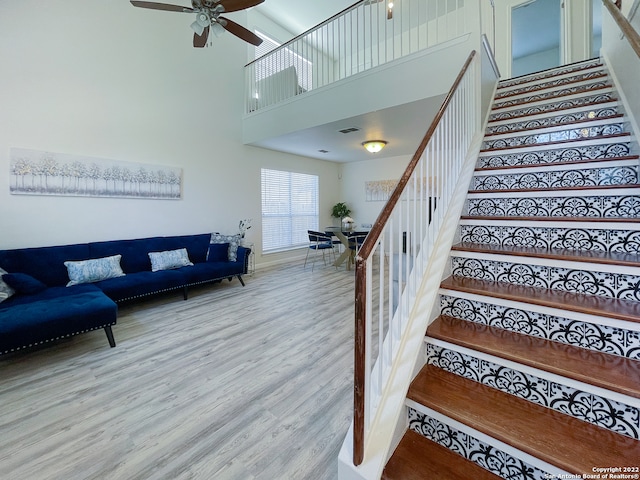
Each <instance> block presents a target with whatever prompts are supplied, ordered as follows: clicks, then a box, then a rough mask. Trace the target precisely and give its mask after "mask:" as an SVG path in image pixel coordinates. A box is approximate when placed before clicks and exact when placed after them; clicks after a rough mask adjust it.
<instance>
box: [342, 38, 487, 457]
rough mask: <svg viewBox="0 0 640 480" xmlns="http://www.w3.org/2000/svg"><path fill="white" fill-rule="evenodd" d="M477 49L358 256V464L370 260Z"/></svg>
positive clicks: (355, 423)
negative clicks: (368, 263) (368, 264)
mask: <svg viewBox="0 0 640 480" xmlns="http://www.w3.org/2000/svg"><path fill="white" fill-rule="evenodd" d="M475 55H476V51H475V50H473V51H472V52H471V53H470V54H469V57H468V58H467V60H466V62H465V63H464V65H463V67H462V69H461V70H460V73H459V74H458V76H457V77H456V80H455V81H454V82H453V85H452V87H451V89H450V90H449V93H448V94H447V96H446V97H445V99H444V101H443V102H442V105H441V106H440V109H439V110H438V113H437V114H436V116H435V118H434V119H433V121H432V122H431V125H430V126H429V129H428V130H427V133H426V134H425V136H424V138H423V139H422V142H421V143H420V145H419V146H418V149H417V150H416V153H415V154H414V155H413V157H412V158H411V161H410V162H409V165H408V166H407V168H406V170H405V171H404V173H403V174H402V177H400V181H399V182H398V184H397V185H396V188H395V189H394V191H393V193H392V194H391V196H390V197H389V201H388V202H387V204H386V205H385V206H384V208H383V209H382V211H381V212H380V214H379V215H378V218H377V219H376V221H375V223H374V224H373V227H372V228H371V231H370V232H369V234H368V235H367V237H366V238H365V241H364V243H363V244H362V246H361V247H360V250H359V251H358V255H357V257H356V279H355V335H354V337H355V338H354V356H355V358H354V385H353V463H354V465H356V466H358V465H360V464H361V463H362V461H363V460H364V436H365V433H364V432H365V418H364V415H365V402H366V398H365V393H366V392H365V378H366V353H365V351H366V339H365V337H366V301H367V299H366V280H367V279H366V275H365V273H366V270H365V267H366V261H367V259H368V258H369V256H370V255H371V253H372V252H373V249H374V248H375V246H376V244H377V243H378V239H379V238H380V235H382V231H383V228H384V227H385V225H386V224H387V222H388V221H389V218H390V217H391V213H392V212H393V210H394V208H395V207H396V204H397V203H398V202H399V201H400V197H401V195H402V192H403V191H404V190H405V188H406V186H407V184H408V182H409V179H410V178H411V175H413V172H414V170H415V168H416V166H417V165H418V162H419V161H420V158H421V157H422V154H423V153H424V150H425V148H426V147H427V145H428V143H429V142H430V141H431V138H432V137H433V134H434V132H435V131H436V128H437V127H438V124H439V123H440V121H441V120H442V117H443V116H444V114H445V112H446V110H447V107H448V106H449V104H450V103H451V100H452V98H453V95H454V93H455V92H456V90H457V89H458V86H459V85H460V82H461V81H462V78H463V77H464V75H465V73H466V72H467V70H468V69H469V66H470V65H471V62H472V61H473V58H474V57H475Z"/></svg>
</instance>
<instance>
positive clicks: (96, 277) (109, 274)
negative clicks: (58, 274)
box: [64, 255, 124, 287]
mask: <svg viewBox="0 0 640 480" xmlns="http://www.w3.org/2000/svg"><path fill="white" fill-rule="evenodd" d="M121 258H122V255H113V256H111V257H104V258H96V259H91V260H80V261H67V262H64V266H65V267H67V273H68V274H69V283H67V287H71V286H72V285H80V284H81V283H93V282H99V281H101V280H106V279H108V278H116V277H122V276H123V275H124V272H123V271H122V268H121V267H120V259H121Z"/></svg>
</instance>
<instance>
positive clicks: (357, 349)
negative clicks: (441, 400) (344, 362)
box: [353, 257, 367, 466]
mask: <svg viewBox="0 0 640 480" xmlns="http://www.w3.org/2000/svg"><path fill="white" fill-rule="evenodd" d="M364 267H365V265H364V262H363V260H362V258H360V257H357V258H356V279H355V282H356V285H355V287H356V288H355V337H354V364H353V368H354V387H353V403H354V405H353V407H354V408H353V464H354V465H356V466H357V465H360V464H361V463H362V461H363V459H364V443H365V410H366V408H365V402H366V395H365V390H366V383H367V382H366V375H367V372H366V363H367V362H366V350H367V346H366V336H367V333H366V330H367V321H366V302H367V298H366V297H367V295H366V288H365V287H366V283H367V282H366V278H365V273H366V268H364Z"/></svg>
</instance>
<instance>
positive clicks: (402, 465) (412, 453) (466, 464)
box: [381, 430, 500, 480]
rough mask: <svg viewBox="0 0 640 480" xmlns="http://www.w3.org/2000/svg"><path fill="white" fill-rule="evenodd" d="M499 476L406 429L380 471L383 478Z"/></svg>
mask: <svg viewBox="0 0 640 480" xmlns="http://www.w3.org/2000/svg"><path fill="white" fill-rule="evenodd" d="M425 478H431V479H437V480H460V479H473V480H500V477H498V476H497V475H494V474H493V473H491V472H489V471H488V470H485V469H484V468H482V467H480V466H479V465H477V464H475V463H473V462H472V461H470V460H467V459H466V458H464V457H463V456H462V455H459V454H457V453H455V452H453V451H452V450H449V449H448V448H446V447H443V446H442V445H438V444H437V443H435V442H433V441H431V440H429V439H427V438H425V437H423V436H422V435H420V434H419V433H416V432H414V431H413V430H407V431H406V433H405V434H404V436H403V437H402V440H400V443H399V444H398V447H397V448H396V450H395V452H393V455H392V456H391V458H390V459H389V462H388V463H387V465H386V466H385V468H384V471H383V472H382V477H381V479H382V480H424V479H425Z"/></svg>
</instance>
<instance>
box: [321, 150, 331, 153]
mask: <svg viewBox="0 0 640 480" xmlns="http://www.w3.org/2000/svg"><path fill="white" fill-rule="evenodd" d="M318 151H319V152H320V153H329V150H318Z"/></svg>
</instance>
